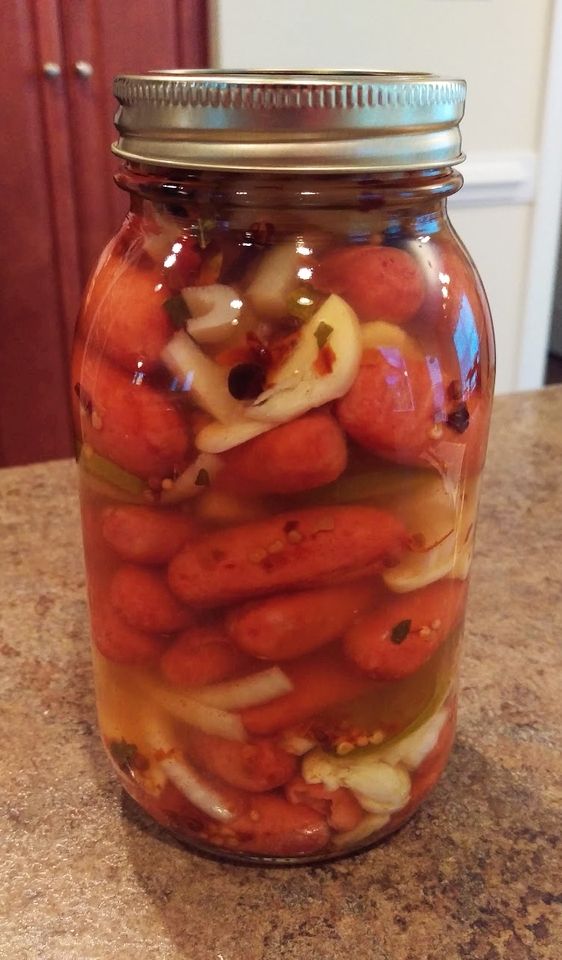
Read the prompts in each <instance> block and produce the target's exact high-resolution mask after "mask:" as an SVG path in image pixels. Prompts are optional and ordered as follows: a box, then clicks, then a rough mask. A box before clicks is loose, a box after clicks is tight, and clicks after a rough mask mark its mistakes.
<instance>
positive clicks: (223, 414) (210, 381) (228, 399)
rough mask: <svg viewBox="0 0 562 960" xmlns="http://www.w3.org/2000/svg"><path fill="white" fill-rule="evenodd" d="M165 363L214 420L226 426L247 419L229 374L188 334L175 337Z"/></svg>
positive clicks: (166, 349)
mask: <svg viewBox="0 0 562 960" xmlns="http://www.w3.org/2000/svg"><path fill="white" fill-rule="evenodd" d="M161 359H162V361H163V363H165V364H166V366H167V367H168V369H169V370H170V371H171V372H172V373H173V374H174V376H175V377H178V378H179V379H180V380H181V381H182V389H183V390H184V391H185V392H186V393H187V392H189V393H190V394H191V395H192V396H193V398H194V400H195V401H196V403H198V404H199V406H200V407H201V408H202V409H203V410H206V411H207V413H210V414H211V416H213V417H215V418H216V419H217V420H220V421H221V422H223V423H224V422H227V421H229V420H236V419H239V418H240V417H241V416H242V415H243V411H244V408H243V406H242V404H241V403H240V402H239V401H238V400H235V399H234V397H233V396H232V394H231V393H230V391H229V389H228V370H227V369H226V368H225V367H221V366H220V365H219V364H218V363H215V362H214V360H211V359H210V358H209V357H207V356H206V355H205V354H204V353H203V351H202V350H201V349H200V348H199V347H198V346H197V344H196V343H195V341H194V340H193V339H192V338H191V337H190V336H189V335H188V334H187V333H185V331H183V330H178V332H177V333H175V334H174V336H173V337H172V338H171V339H170V340H169V341H168V343H167V344H166V346H165V347H164V349H163V350H162V353H161Z"/></svg>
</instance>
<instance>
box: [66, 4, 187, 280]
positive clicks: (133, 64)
mask: <svg viewBox="0 0 562 960" xmlns="http://www.w3.org/2000/svg"><path fill="white" fill-rule="evenodd" d="M60 3H61V10H62V17H63V32H64V44H65V61H66V65H65V68H66V73H67V78H68V90H69V102H70V129H71V134H72V155H73V160H74V168H75V174H74V175H75V182H76V187H77V206H78V221H79V233H80V261H81V273H82V279H83V280H84V279H85V278H86V276H87V275H88V273H89V271H90V270H91V268H92V266H93V264H94V263H95V261H96V259H97V257H98V255H99V253H100V250H101V249H102V247H103V245H104V243H105V242H106V241H107V239H108V238H109V237H110V236H111V234H112V232H113V231H114V229H115V227H116V226H117V224H118V223H119V222H120V221H121V220H122V218H123V215H124V213H125V210H126V207H127V203H126V198H125V197H124V196H123V195H122V194H121V192H120V191H119V190H118V189H117V187H115V186H114V184H113V179H112V174H113V172H114V170H115V169H116V165H117V162H116V160H115V159H114V158H113V156H112V154H111V151H110V146H111V143H112V141H113V140H115V135H116V134H115V128H114V127H113V116H114V114H115V107H116V103H115V100H114V98H113V96H112V93H111V87H112V80H113V77H114V76H115V74H117V73H137V72H142V71H145V70H153V69H158V68H166V67H168V68H169V67H178V66H198V65H200V64H202V63H204V62H205V58H206V40H205V17H204V14H205V6H206V4H205V3H204V2H203V0H158V2H157V3H155V2H154V0H134V2H131V0H60ZM79 61H84V62H86V63H87V64H90V65H91V66H92V68H93V73H92V74H91V76H89V77H83V76H80V75H79V74H78V73H77V72H76V66H75V64H76V63H77V62H79Z"/></svg>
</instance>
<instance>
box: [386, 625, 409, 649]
mask: <svg viewBox="0 0 562 960" xmlns="http://www.w3.org/2000/svg"><path fill="white" fill-rule="evenodd" d="M411 626H412V621H411V620H400V622H399V623H396V624H395V625H394V626H393V628H392V630H391V631H390V640H391V643H397V644H398V643H402V642H403V641H404V640H405V639H406V637H407V636H408V634H409V632H410V629H411Z"/></svg>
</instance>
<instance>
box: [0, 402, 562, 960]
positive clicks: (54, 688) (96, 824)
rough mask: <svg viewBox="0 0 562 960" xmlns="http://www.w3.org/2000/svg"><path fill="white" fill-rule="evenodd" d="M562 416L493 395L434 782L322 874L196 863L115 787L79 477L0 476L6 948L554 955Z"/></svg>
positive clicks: (293, 957) (402, 959)
mask: <svg viewBox="0 0 562 960" xmlns="http://www.w3.org/2000/svg"><path fill="white" fill-rule="evenodd" d="M561 422H562V388H552V389H548V390H544V391H541V392H537V393H530V394H522V395H518V396H513V397H502V398H501V399H499V400H498V401H497V403H496V408H495V414H494V424H493V431H492V439H491V447H490V454H489V464H488V468H487V473H486V480H485V485H484V495H483V503H482V509H481V522H480V528H479V537H478V548H477V556H476V560H475V564H474V574H473V581H472V590H471V597H470V603H469V616H468V635H467V642H466V647H465V657H464V664H463V671H462V677H463V684H462V685H463V693H462V698H461V706H460V721H459V733H458V740H457V745H456V747H455V751H454V754H453V757H452V759H451V762H450V765H449V767H448V771H447V774H446V776H445V777H444V779H443V781H442V782H441V784H440V786H439V787H438V788H437V790H436V791H435V792H434V794H433V795H432V797H431V798H430V799H429V800H428V802H427V803H426V805H425V807H424V808H423V809H422V810H421V811H420V812H419V813H418V815H417V816H416V817H415V818H414V819H413V820H411V821H410V822H409V823H408V824H407V825H406V826H405V827H404V828H403V829H402V830H401V831H400V832H399V833H398V834H396V835H395V836H393V837H392V838H391V839H390V840H388V841H386V842H384V843H383V844H382V845H380V846H379V847H377V848H376V849H374V850H371V851H369V852H367V853H364V854H361V855H358V856H356V857H354V858H352V859H347V860H342V861H339V862H337V863H332V864H329V865H328V866H324V867H322V866H315V867H300V868H277V869H271V868H270V869H266V868H257V867H240V866H232V865H226V864H221V863H218V862H214V861H212V860H207V859H203V858H201V857H199V856H197V855H195V854H192V853H190V852H189V851H187V850H186V849H184V848H182V847H181V846H180V845H179V844H178V843H176V842H175V841H174V840H173V839H172V838H170V837H169V836H167V835H166V834H165V833H164V831H162V830H161V829H159V828H158V827H157V826H155V825H154V824H152V823H151V822H150V821H149V819H148V818H147V817H145V816H144V814H142V813H141V812H140V811H139V810H138V809H137V808H136V807H135V806H134V804H133V802H132V801H130V800H128V799H127V798H126V797H125V796H124V795H123V793H122V791H121V789H120V787H119V785H118V783H117V782H116V780H115V778H114V777H113V775H112V773H111V772H110V770H109V768H108V765H107V763H106V760H105V758H104V755H103V752H102V748H101V746H100V742H99V740H98V735H97V731H96V720H95V713H94V702H93V695H92V682H91V676H90V662H89V651H88V629H87V616H86V603H85V593H84V574H83V568H82V560H81V546H80V537H79V527H78V505H77V501H76V494H75V475H74V469H73V465H72V464H71V463H69V462H66V461H64V462H57V463H49V464H41V465H38V466H30V467H20V468H14V469H9V470H4V471H3V472H0V557H1V568H2V578H1V586H0V591H1V610H2V613H1V627H0V663H1V670H0V703H1V708H0V730H1V737H2V741H1V742H2V748H1V753H0V768H1V774H2V775H1V777H0V842H1V851H2V854H1V858H0V863H1V866H0V956H1V957H6V958H8V957H9V958H10V960H74V958H76V960H78V958H79V960H106V958H111V960H137V958H142V960H179V958H187V960H266V958H267V960H270V958H271V960H273V958H275V960H312V958H315V960H336V958H337V960H343V958H347V957H349V958H352V960H359V958H360V960H457V958H458V960H504V958H505V960H539V958H540V960H560V958H561V957H562V922H561V916H560V912H559V911H560V900H561V899H562V898H561V897H560V889H561V884H560V878H561V875H562V870H561V861H560V858H559V854H558V853H557V841H558V838H559V834H560V809H561V806H560V801H561V799H562V790H561V787H560V778H559V774H560V769H561V766H562V765H561V762H560V720H561V710H560V702H561V699H562V698H561V689H560V680H559V677H560V666H561V662H560V652H559V639H560V636H561V634H562V610H561V601H560V592H561V591H560V572H561V570H562V479H561V477H562V471H561V467H562V431H561V427H560V424H561ZM557 777H558V780H557Z"/></svg>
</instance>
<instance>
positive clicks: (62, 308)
mask: <svg viewBox="0 0 562 960" xmlns="http://www.w3.org/2000/svg"><path fill="white" fill-rule="evenodd" d="M205 7H206V0H134V2H133V0H18V2H17V3H3V4H1V5H0V35H1V36H2V37H3V38H4V44H3V55H2V58H1V60H0V89H1V97H2V117H3V137H2V147H1V148H0V149H1V151H2V153H1V156H0V164H1V169H2V199H1V205H2V206H1V215H2V228H1V230H0V235H1V237H2V239H1V241H0V243H1V244H2V249H1V251H0V255H1V261H0V465H1V466H6V465H8V464H16V463H28V462H32V461H34V460H46V459H50V458H56V457H62V456H67V455H69V454H70V453H71V451H72V438H71V428H70V414H69V402H68V389H69V387H68V375H67V368H68V352H69V347H70V341H71V336H72V329H73V326H74V318H75V315H76V311H77V307H78V303H79V298H80V291H81V288H82V287H83V284H84V282H85V280H86V278H87V276H88V274H89V272H90V270H91V268H92V266H93V264H94V262H95V260H96V258H97V256H98V255H99V253H100V251H101V249H102V247H103V245H104V244H105V242H106V241H107V239H108V238H109V237H110V236H111V234H112V232H113V230H114V229H115V227H116V226H117V225H118V223H119V222H120V220H121V219H122V217H123V214H124V211H125V209H126V206H127V204H126V198H125V197H124V196H123V195H122V194H121V192H120V191H119V190H118V189H117V187H115V185H114V184H113V179H112V173H113V171H114V170H115V168H116V161H115V159H114V158H113V155H112V154H111V152H110V149H109V147H110V144H111V141H112V139H114V138H115V131H114V129H113V126H112V119H113V114H114V112H115V101H114V100H113V97H112V95H111V81H112V77H113V76H114V75H115V74H116V73H119V72H122V71H123V72H131V73H132V72H142V71H144V70H150V69H156V68H159V67H197V66H204V65H205V64H206V60H207V44H206V9H205Z"/></svg>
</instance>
